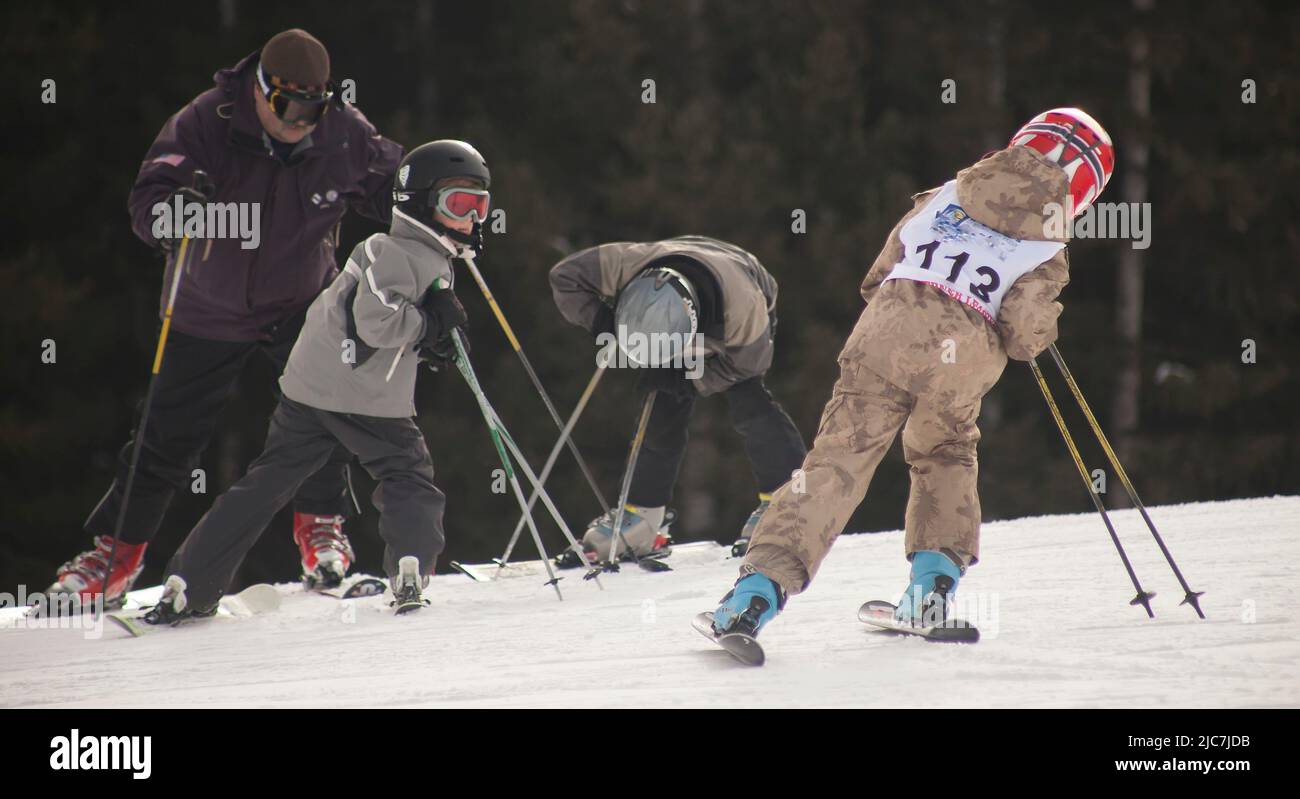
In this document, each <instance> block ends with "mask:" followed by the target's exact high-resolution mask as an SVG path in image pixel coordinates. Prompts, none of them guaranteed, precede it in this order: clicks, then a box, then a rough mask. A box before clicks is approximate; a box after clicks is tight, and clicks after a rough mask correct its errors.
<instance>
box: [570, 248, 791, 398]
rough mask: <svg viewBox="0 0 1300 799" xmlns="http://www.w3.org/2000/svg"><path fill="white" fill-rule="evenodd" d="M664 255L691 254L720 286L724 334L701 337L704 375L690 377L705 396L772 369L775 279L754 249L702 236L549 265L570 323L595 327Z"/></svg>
mask: <svg viewBox="0 0 1300 799" xmlns="http://www.w3.org/2000/svg"><path fill="white" fill-rule="evenodd" d="M665 256H679V257H686V258H690V259H691V260H693V261H695V262H697V263H699V264H701V265H703V266H704V267H705V268H707V269H708V270H709V272H710V273H712V274H713V276H714V277H715V278H717V281H718V287H719V288H720V289H721V291H722V306H723V315H724V320H723V331H722V337H721V339H720V340H719V339H714V338H710V337H708V336H704V337H703V346H704V352H705V356H706V359H705V362H704V374H703V375H702V376H701V377H700V379H699V380H693V381H691V382H692V383H693V384H694V386H695V388H696V390H697V391H699V393H700V394H702V395H704V396H708V395H709V394H716V393H718V392H721V391H726V390H727V389H728V388H731V386H733V385H735V384H736V383H739V382H741V381H743V380H748V379H749V378H751V377H758V376H759V375H762V374H765V373H766V372H767V370H768V369H769V368H771V366H772V353H773V351H774V350H775V347H774V345H773V341H772V336H773V332H774V331H773V324H774V322H775V318H776V317H775V312H776V294H777V285H776V278H774V277H772V276H771V275H770V274H768V272H767V270H766V269H764V268H763V265H762V264H761V263H759V261H758V259H757V258H756V257H754V255H753V254H751V253H749V252H747V251H745V250H742V249H741V248H740V247H737V246H736V245H734V244H728V243H727V242H725V241H719V240H717V239H711V238H707V237H704V236H678V237H677V238H672V239H666V240H664V241H654V242H647V243H631V242H619V243H615V244H601V245H599V246H596V247H591V248H588V249H586V250H582V251H580V252H576V253H574V254H573V255H570V256H569V257H567V258H565V259H564V260H563V261H560V262H559V263H558V264H556V265H555V266H553V267H552V268H551V292H552V294H553V295H554V297H555V304H556V306H557V307H558V308H559V309H560V313H561V314H563V315H564V318H565V319H567V320H568V321H569V322H571V323H573V324H575V325H579V326H581V327H583V328H586V329H587V330H588V331H590V330H591V326H592V324H593V322H594V320H595V316H596V311H597V309H598V308H599V306H600V304H601V303H602V302H603V303H607V304H609V305H613V304H614V301H615V298H617V296H618V293H619V291H620V290H622V288H623V287H624V286H626V285H627V284H628V283H629V282H631V280H632V278H634V277H636V276H637V275H638V274H640V273H641V271H642V270H644V269H645V268H646V267H647V266H649V265H650V264H651V263H652V262H654V261H657V260H659V259H660V258H663V257H665Z"/></svg>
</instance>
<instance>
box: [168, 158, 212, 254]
mask: <svg viewBox="0 0 1300 799" xmlns="http://www.w3.org/2000/svg"><path fill="white" fill-rule="evenodd" d="M216 193H217V187H216V185H215V184H214V183H213V182H212V179H211V178H209V177H208V173H207V172H204V171H203V170H202V169H196V170H194V178H193V183H192V184H191V185H189V186H182V187H181V188H179V189H177V190H176V191H174V192H172V195H171V196H170V197H168V198H167V201H166V202H167V205H168V207H171V208H175V207H176V198H177V197H180V198H181V204H182V207H185V206H187V205H189V204H190V203H207V202H208V201H209V200H211V199H212V197H213V196H214V195H215V194H216ZM174 222H175V225H174V226H173V228H172V233H173V234H175V235H173V236H170V237H164V238H161V239H159V240H158V246H160V247H162V251H163V252H165V253H170V252H171V251H172V250H174V249H175V248H176V244H177V242H179V241H180V240H181V239H182V238H184V237H183V236H182V235H181V230H182V228H183V225H182V223H181V221H180V220H174Z"/></svg>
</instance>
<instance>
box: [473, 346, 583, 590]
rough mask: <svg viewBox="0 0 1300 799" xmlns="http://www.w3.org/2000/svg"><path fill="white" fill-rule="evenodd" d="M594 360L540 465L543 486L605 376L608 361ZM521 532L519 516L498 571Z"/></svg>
mask: <svg viewBox="0 0 1300 799" xmlns="http://www.w3.org/2000/svg"><path fill="white" fill-rule="evenodd" d="M602 355H603V353H602ZM596 360H597V366H596V371H595V373H594V374H592V376H591V380H590V381H589V382H588V383H587V388H586V389H584V390H583V392H582V396H581V397H579V398H578V404H577V406H576V407H575V408H574V409H573V413H572V414H570V416H569V421H567V422H565V423H564V429H563V430H561V431H560V438H559V440H557V441H556V442H555V446H554V447H552V448H551V452H550V454H549V455H547V456H546V463H545V464H543V465H542V474H541V477H540V478H539V479H540V480H541V481H542V483H543V484H545V483H546V479H547V478H548V477H550V476H551V469H553V468H554V467H555V462H556V461H557V460H558V459H559V457H560V452H561V451H563V449H564V442H565V441H567V440H568V438H569V436H570V435H571V434H572V433H573V428H574V427H575V426H576V425H577V424H578V417H579V416H581V415H582V412H583V410H584V409H585V408H586V407H587V402H588V400H590V399H591V395H592V394H593V393H594V392H595V391H596V384H597V383H599V382H600V378H601V377H602V376H603V375H604V374H605V368H606V365H607V363H608V361H606V360H604V359H603V358H602V357H601V355H598V356H597V357H596ZM537 497H538V492H537V491H533V495H532V497H530V498H529V500H528V510H529V511H532V509H533V505H535V504H536V503H537ZM523 530H524V518H523V517H522V516H520V517H519V523H518V524H516V525H515V531H514V533H513V534H512V535H511V536H510V543H509V544H507V545H506V551H505V554H503V555H502V556H501V558H500V559H499V560H498V561H497V566H498V569H504V568H505V567H506V565H507V564H508V563H509V562H510V554H511V553H512V552H514V549H515V543H516V542H518V541H519V536H520V534H521V533H522V532H523ZM579 554H581V552H579ZM499 573H500V571H498V574H499Z"/></svg>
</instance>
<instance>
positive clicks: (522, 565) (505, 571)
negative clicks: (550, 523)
mask: <svg viewBox="0 0 1300 799" xmlns="http://www.w3.org/2000/svg"><path fill="white" fill-rule="evenodd" d="M572 552H573V550H572V549H567V550H565V551H564V552H562V553H560V555H559V557H562V558H566V563H565V564H559V563H557V565H558V566H559V568H561V569H574V568H579V567H583V564H582V563H580V562H579V561H578V557H577V554H576V553H574V554H573V555H572V559H569V558H568V555H569V553H572ZM728 552H729V550H728V549H726V548H724V547H722V546H719V545H718V544H717V543H716V542H714V541H692V542H690V543H688V544H673V545H672V546H671V547H670V548H669V549H668V550H667V552H664V551H663V550H660V551H659V552H654V553H651V554H649V555H642V556H641V563H642V564H649V563H653V564H655V566H658V567H663V566H667V565H668V564H667V563H666V562H664V558H666V557H668V554H669V553H671V554H672V562H673V563H674V564H676V565H677V566H678V567H679V568H680V567H682V566H688V565H694V564H697V563H698V564H716V563H721V562H723V561H724V560H726V559H727V555H726V554H724V553H728ZM661 553H662V554H661ZM620 559H621V558H620ZM569 564H571V565H569ZM450 565H451V567H452V568H453V569H455V570H456V571H458V572H460V573H461V574H463V575H465V576H466V577H468V578H470V579H471V580H473V581H474V582H476V583H490V582H492V581H494V580H500V579H506V578H513V577H537V576H543V575H545V574H546V570H545V566H544V565H543V564H542V562H541V561H540V560H520V561H512V562H510V563H508V564H506V565H505V566H504V567H502V566H501V563H500V561H499V560H494V561H492V562H489V563H462V562H460V561H452V562H451V564H450ZM598 567H599V564H591V563H588V564H587V565H586V566H585V568H588V569H591V568H598ZM641 568H643V569H645V568H647V567H646V566H644V565H643V566H642V567H641ZM652 568H653V567H652ZM648 570H649V569H647V571H648ZM660 570H663V569H662V568H660Z"/></svg>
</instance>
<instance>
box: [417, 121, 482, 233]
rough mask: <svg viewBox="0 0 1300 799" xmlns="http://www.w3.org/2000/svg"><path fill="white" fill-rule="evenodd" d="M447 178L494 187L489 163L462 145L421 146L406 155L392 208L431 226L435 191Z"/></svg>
mask: <svg viewBox="0 0 1300 799" xmlns="http://www.w3.org/2000/svg"><path fill="white" fill-rule="evenodd" d="M447 178H471V179H473V180H478V181H481V182H482V184H483V188H485V189H486V188H488V187H489V186H490V185H491V183H492V173H491V172H489V171H488V165H487V160H486V159H484V158H483V156H482V154H480V153H479V151H478V150H475V149H474V148H473V147H472V146H471V145H469V144H466V143H465V142H463V141H456V140H455V139H440V140H438V141H431V142H429V143H428V144H421V145H420V146H419V147H416V148H415V149H414V150H412V151H410V152H409V153H407V154H406V157H405V158H403V159H402V163H401V164H400V165H399V166H398V167H397V176H396V177H395V178H394V179H393V205H395V206H397V207H398V208H400V209H402V211H403V212H404V213H406V214H408V215H410V216H412V217H414V218H416V219H418V220H420V221H421V222H425V223H428V222H429V220H430V219H431V218H432V216H433V209H434V208H435V207H437V205H438V196H437V194H436V193H434V191H433V187H434V186H435V185H437V183H438V181H440V180H445V179H447Z"/></svg>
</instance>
